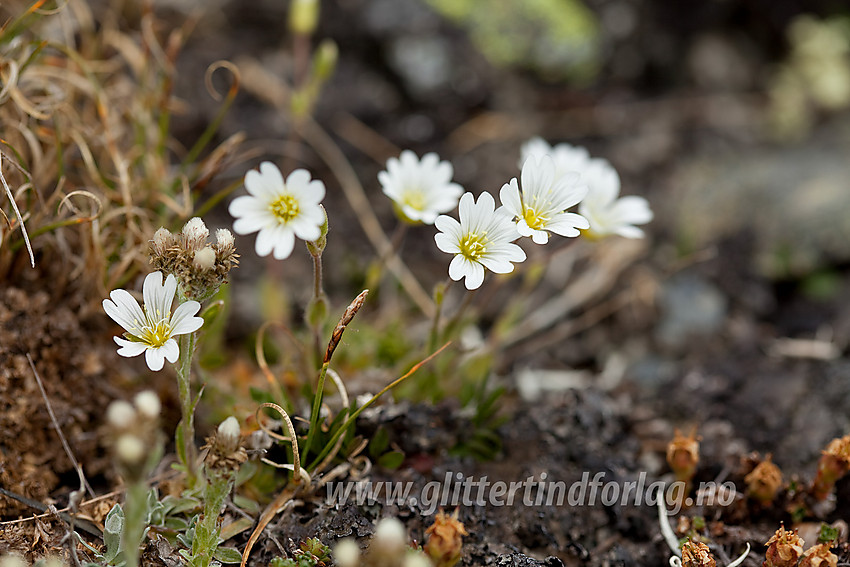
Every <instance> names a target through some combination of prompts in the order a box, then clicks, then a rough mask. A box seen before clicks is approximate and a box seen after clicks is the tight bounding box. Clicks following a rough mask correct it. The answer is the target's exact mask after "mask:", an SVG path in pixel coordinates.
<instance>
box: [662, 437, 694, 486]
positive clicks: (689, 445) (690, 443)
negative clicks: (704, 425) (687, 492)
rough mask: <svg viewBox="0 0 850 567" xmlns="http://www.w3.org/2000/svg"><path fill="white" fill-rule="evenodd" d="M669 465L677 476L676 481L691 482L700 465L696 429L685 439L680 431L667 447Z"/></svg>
mask: <svg viewBox="0 0 850 567" xmlns="http://www.w3.org/2000/svg"><path fill="white" fill-rule="evenodd" d="M667 464H669V465H670V469H671V470H672V471H673V473H674V474H675V475H676V480H680V481H685V482H689V481H690V480H691V479H692V478H693V476H694V473H696V470H697V465H698V464H699V438H698V437H697V435H696V429H693V430H692V431H691V433H690V434H689V435H688V436H687V437H685V436H684V435H682V432H681V431H679V430H678V429H677V430H676V431H675V434H674V436H673V440H672V441H670V443H669V444H668V445H667Z"/></svg>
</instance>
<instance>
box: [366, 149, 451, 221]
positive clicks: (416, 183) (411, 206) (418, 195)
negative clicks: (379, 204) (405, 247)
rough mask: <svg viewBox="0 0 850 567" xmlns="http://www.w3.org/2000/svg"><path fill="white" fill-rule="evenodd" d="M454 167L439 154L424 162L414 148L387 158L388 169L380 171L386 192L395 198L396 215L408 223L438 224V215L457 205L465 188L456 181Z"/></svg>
mask: <svg viewBox="0 0 850 567" xmlns="http://www.w3.org/2000/svg"><path fill="white" fill-rule="evenodd" d="M453 173H454V169H453V168H452V164H450V163H449V162H447V161H440V158H439V157H438V156H437V154H435V153H430V154H425V155H424V156H423V157H422V160H421V161H420V160H419V158H417V157H416V154H414V153H413V152H411V151H410V150H405V151H403V152H401V155H400V156H399V157H398V158H390V159H389V160H387V170H386V171H382V172H380V173H379V174H378V181H380V183H381V187H383V190H384V195H386V196H387V197H389V198H390V199H392V200H393V202H394V203H395V206H396V214H398V216H399V217H400V218H401V219H402V220H403V221H406V222H411V223H420V222H421V223H424V224H434V221H435V220H436V219H437V215H439V214H440V213H447V212H449V211H451V210H452V209H454V208H455V207H456V206H457V201H458V199H459V198H460V196H461V194H462V193H463V187H461V186H460V185H458V184H457V183H452V182H451V179H452V175H453Z"/></svg>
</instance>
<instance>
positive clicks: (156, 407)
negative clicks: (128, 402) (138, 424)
mask: <svg viewBox="0 0 850 567" xmlns="http://www.w3.org/2000/svg"><path fill="white" fill-rule="evenodd" d="M136 409H138V410H139V413H141V414H142V415H144V416H145V417H149V418H151V419H153V418H155V417H158V416H159V412H160V410H161V409H162V405H161V404H160V403H159V397H158V396H157V395H156V394H154V393H153V392H152V391H151V390H145V391H144V392H139V393H138V394H136Z"/></svg>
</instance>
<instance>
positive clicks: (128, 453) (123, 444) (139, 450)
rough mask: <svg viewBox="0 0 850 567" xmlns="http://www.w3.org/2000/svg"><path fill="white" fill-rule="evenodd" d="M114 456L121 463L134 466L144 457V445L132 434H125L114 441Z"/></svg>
mask: <svg viewBox="0 0 850 567" xmlns="http://www.w3.org/2000/svg"><path fill="white" fill-rule="evenodd" d="M115 455H116V456H117V457H118V458H119V459H120V460H121V461H122V462H124V463H126V464H128V465H135V464H136V463H138V462H139V461H141V460H142V457H144V456H145V444H144V442H143V441H142V440H141V439H139V438H138V437H136V436H135V435H133V434H132V433H125V434H124V435H121V436H120V437H119V438H118V439H117V440H116V441H115Z"/></svg>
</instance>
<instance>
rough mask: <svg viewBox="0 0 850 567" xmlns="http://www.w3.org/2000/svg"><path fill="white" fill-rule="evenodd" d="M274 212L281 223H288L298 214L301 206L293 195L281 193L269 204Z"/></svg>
mask: <svg viewBox="0 0 850 567" xmlns="http://www.w3.org/2000/svg"><path fill="white" fill-rule="evenodd" d="M269 209H270V210H271V212H272V214H273V215H274V216H276V217H277V218H278V219H279V220H280V222H281V223H288V222H289V221H291V220H292V219H294V218H295V217H297V216H298V212H299V211H300V208H299V207H298V201H297V200H296V199H295V197H293V196H292V195H289V194H287V195H281V196H280V197H278V198H277V199H275V200H274V201H272V203H271V205H269Z"/></svg>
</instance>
